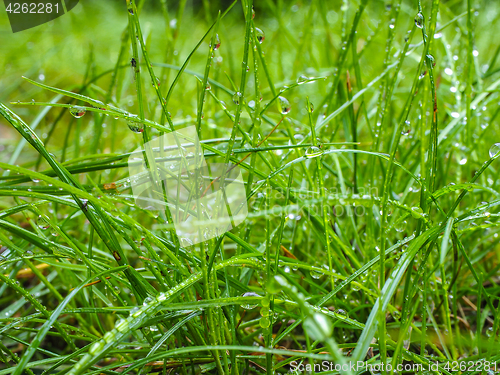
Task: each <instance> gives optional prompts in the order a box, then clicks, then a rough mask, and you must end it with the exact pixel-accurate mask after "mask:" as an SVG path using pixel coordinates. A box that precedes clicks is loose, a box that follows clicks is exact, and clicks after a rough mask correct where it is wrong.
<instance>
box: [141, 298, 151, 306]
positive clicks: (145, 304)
mask: <svg viewBox="0 0 500 375" xmlns="http://www.w3.org/2000/svg"><path fill="white" fill-rule="evenodd" d="M151 302H153V298H151V297H146V298H145V299H144V302H143V303H142V304H143V305H144V306H147V305H149V304H150V303H151Z"/></svg>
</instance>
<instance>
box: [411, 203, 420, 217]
mask: <svg viewBox="0 0 500 375" xmlns="http://www.w3.org/2000/svg"><path fill="white" fill-rule="evenodd" d="M410 213H411V216H413V217H414V218H415V219H420V218H421V217H422V216H423V211H422V209H421V208H420V207H416V206H415V207H412V208H411V210H410Z"/></svg>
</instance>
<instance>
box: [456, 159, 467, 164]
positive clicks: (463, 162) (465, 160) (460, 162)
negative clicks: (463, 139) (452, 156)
mask: <svg viewBox="0 0 500 375" xmlns="http://www.w3.org/2000/svg"><path fill="white" fill-rule="evenodd" d="M458 164H460V165H465V164H467V158H463V159H460V161H459V162H458Z"/></svg>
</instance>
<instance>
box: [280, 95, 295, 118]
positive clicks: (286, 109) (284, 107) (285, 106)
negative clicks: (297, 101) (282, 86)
mask: <svg viewBox="0 0 500 375" xmlns="http://www.w3.org/2000/svg"><path fill="white" fill-rule="evenodd" d="M278 103H279V106H280V112H281V114H283V115H287V114H289V113H290V110H291V109H292V107H291V106H290V102H289V101H288V99H287V98H284V97H283V96H278Z"/></svg>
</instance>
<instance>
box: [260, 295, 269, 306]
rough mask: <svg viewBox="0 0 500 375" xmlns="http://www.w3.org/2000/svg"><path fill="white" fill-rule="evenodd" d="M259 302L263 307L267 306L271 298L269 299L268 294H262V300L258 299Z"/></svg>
mask: <svg viewBox="0 0 500 375" xmlns="http://www.w3.org/2000/svg"><path fill="white" fill-rule="evenodd" d="M260 304H261V305H262V306H263V307H269V305H270V304H271V300H270V298H269V296H264V298H262V300H261V301H260Z"/></svg>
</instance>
